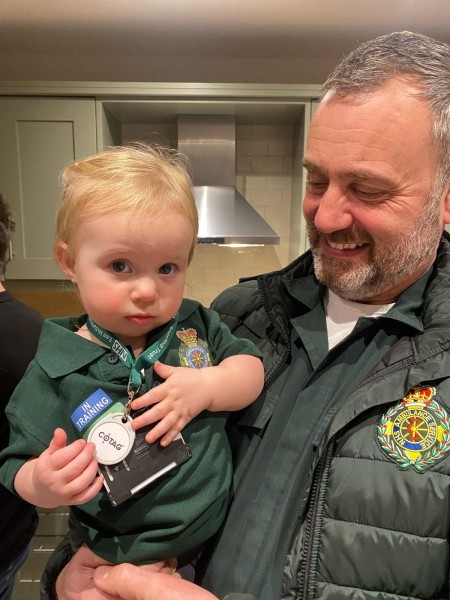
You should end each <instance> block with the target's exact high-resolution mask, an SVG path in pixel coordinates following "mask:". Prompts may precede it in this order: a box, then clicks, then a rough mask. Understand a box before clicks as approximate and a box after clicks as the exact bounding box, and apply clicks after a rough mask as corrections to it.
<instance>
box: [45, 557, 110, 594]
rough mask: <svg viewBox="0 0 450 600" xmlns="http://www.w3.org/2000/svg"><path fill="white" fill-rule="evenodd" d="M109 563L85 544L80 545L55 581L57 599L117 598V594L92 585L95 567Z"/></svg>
mask: <svg viewBox="0 0 450 600" xmlns="http://www.w3.org/2000/svg"><path fill="white" fill-rule="evenodd" d="M109 564H110V563H108V562H107V561H105V560H103V559H102V558H100V557H99V556H97V555H96V554H94V553H93V552H91V551H90V550H89V548H88V547H87V546H84V545H83V546H81V548H80V549H79V550H78V552H76V553H75V555H74V556H73V558H72V560H71V561H70V562H69V563H67V565H66V566H65V567H64V569H63V570H62V571H61V573H60V574H59V577H58V579H57V581H56V595H57V598H58V600H119V597H118V596H112V595H110V594H107V593H104V592H102V591H101V590H100V589H98V588H97V587H96V586H95V585H94V572H95V569H96V567H99V566H101V565H109Z"/></svg>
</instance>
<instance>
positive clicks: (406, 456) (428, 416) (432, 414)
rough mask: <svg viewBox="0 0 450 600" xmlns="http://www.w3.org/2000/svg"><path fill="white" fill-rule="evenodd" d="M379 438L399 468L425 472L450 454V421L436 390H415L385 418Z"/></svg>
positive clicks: (379, 426) (418, 388) (425, 388)
mask: <svg viewBox="0 0 450 600" xmlns="http://www.w3.org/2000/svg"><path fill="white" fill-rule="evenodd" d="M377 438H378V442H379V444H380V446H381V449H382V450H383V452H384V453H385V454H386V455H387V456H388V457H389V458H390V459H391V460H393V461H394V462H395V463H397V466H398V467H399V468H400V469H402V470H406V469H408V468H409V467H412V468H413V469H415V470H416V471H417V472H418V473H424V472H425V471H426V469H427V468H428V467H429V466H431V465H432V464H433V463H436V462H437V461H439V460H441V459H442V458H443V457H444V456H445V454H446V453H447V452H449V451H450V418H449V414H448V412H447V411H446V409H445V408H444V407H443V406H442V405H441V404H440V403H439V402H438V401H437V400H436V388H434V387H419V386H418V387H415V388H413V389H412V390H411V391H410V392H408V394H407V395H406V396H405V397H404V398H403V400H401V401H400V402H399V403H398V404H396V405H395V406H393V407H391V408H390V409H389V410H388V411H387V412H385V413H384V415H382V417H381V419H380V421H379V423H378V427H377Z"/></svg>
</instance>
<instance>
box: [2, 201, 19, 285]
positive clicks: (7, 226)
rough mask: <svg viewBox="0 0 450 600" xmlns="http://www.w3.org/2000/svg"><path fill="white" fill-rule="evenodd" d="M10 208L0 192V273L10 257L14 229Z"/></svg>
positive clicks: (3, 270)
mask: <svg viewBox="0 0 450 600" xmlns="http://www.w3.org/2000/svg"><path fill="white" fill-rule="evenodd" d="M15 225H16V224H15V222H14V220H13V218H12V215H11V209H10V207H9V204H8V203H7V202H6V200H5V198H4V197H3V195H2V194H0V275H4V273H5V269H6V265H7V263H8V261H9V259H10V255H9V251H10V243H11V233H12V232H13V231H14V229H15Z"/></svg>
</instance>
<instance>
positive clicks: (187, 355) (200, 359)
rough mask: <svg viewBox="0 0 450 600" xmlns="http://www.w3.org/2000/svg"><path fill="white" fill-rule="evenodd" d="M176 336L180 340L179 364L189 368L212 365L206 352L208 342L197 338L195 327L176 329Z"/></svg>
mask: <svg viewBox="0 0 450 600" xmlns="http://www.w3.org/2000/svg"><path fill="white" fill-rule="evenodd" d="M177 337H178V338H179V339H180V340H181V341H182V344H180V347H179V349H178V355H179V357H180V365H181V366H182V367H190V368H191V369H202V368H203V367H210V366H211V365H212V362H211V357H210V355H209V352H208V344H207V343H206V342H204V341H203V340H200V339H198V337H197V332H196V331H195V329H192V328H191V329H182V330H181V331H177Z"/></svg>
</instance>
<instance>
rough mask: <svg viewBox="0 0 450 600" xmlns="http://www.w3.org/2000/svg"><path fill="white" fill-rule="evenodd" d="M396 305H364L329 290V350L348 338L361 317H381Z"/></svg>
mask: <svg viewBox="0 0 450 600" xmlns="http://www.w3.org/2000/svg"><path fill="white" fill-rule="evenodd" d="M391 306H394V304H362V303H361V302H351V301H350V300H344V298H341V297H340V296H336V294H335V293H333V292H332V291H331V290H329V289H327V292H326V295H325V312H326V315H327V331H328V348H329V349H330V350H331V348H333V347H334V346H336V344H338V343H339V342H340V341H341V340H343V339H344V338H345V337H347V336H348V334H349V333H350V332H351V331H352V329H353V327H354V326H355V325H356V321H357V320H358V319H359V317H379V316H380V315H384V314H386V313H387V311H388V310H389V309H390V308H391Z"/></svg>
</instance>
